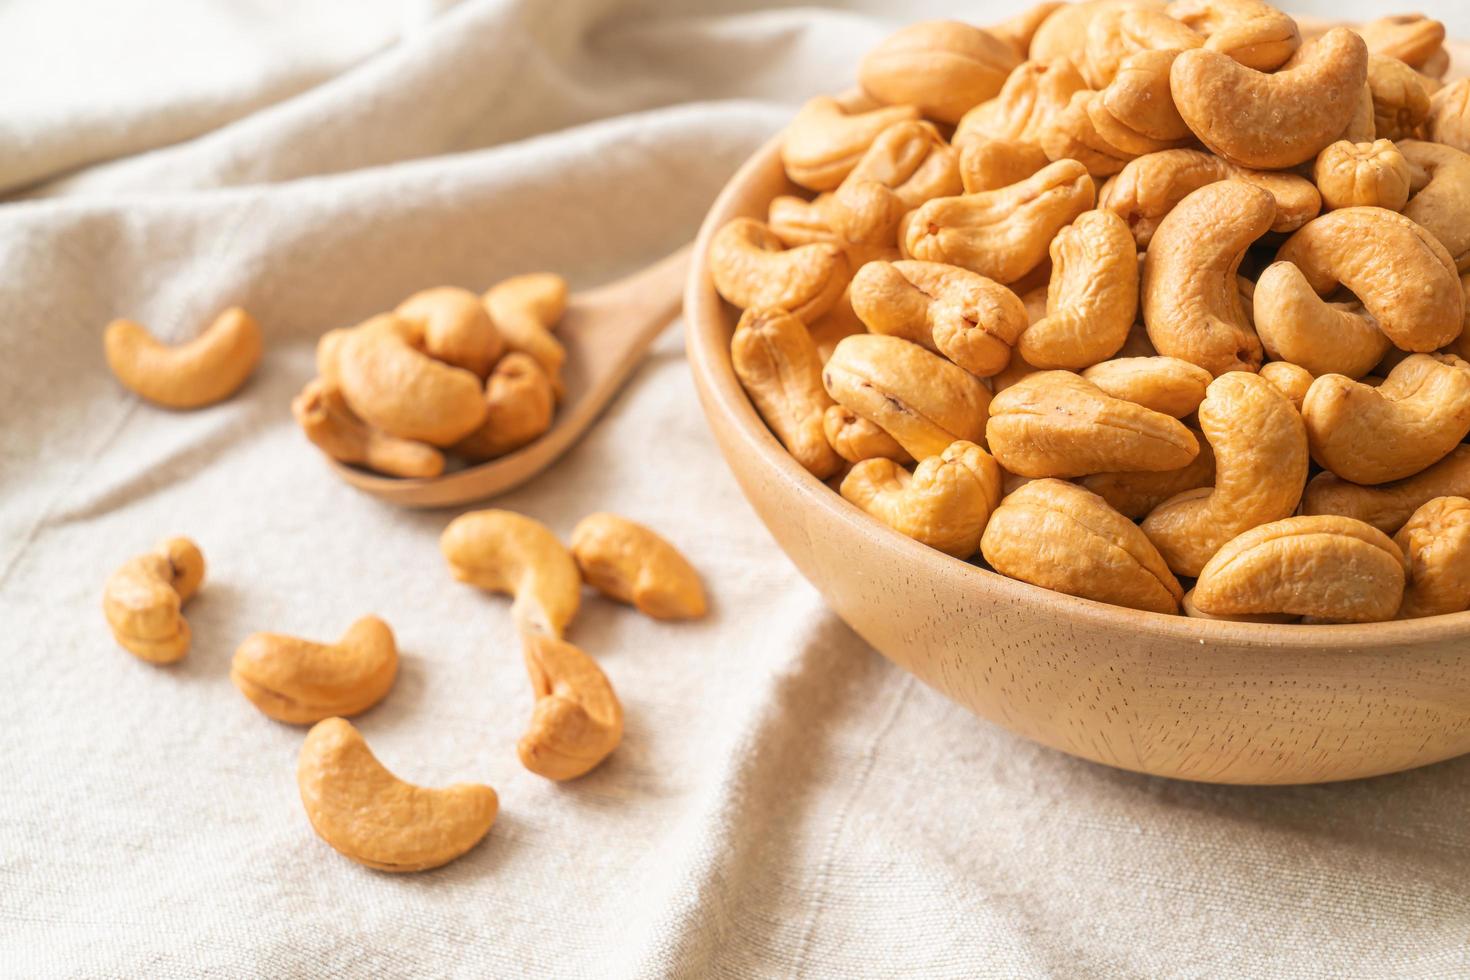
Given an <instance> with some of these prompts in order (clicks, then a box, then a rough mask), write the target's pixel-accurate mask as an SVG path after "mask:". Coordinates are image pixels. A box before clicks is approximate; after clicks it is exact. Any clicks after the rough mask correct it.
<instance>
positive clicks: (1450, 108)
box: [1425, 78, 1470, 153]
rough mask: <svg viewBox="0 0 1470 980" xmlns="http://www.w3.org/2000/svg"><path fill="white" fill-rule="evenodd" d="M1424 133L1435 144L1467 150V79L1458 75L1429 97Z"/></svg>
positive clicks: (1469, 117) (1469, 96) (1469, 132)
mask: <svg viewBox="0 0 1470 980" xmlns="http://www.w3.org/2000/svg"><path fill="white" fill-rule="evenodd" d="M1425 132H1426V133H1427V134H1428V136H1429V138H1430V140H1432V141H1433V142H1435V143H1445V144H1448V145H1449V146H1453V147H1454V148H1455V149H1457V150H1459V151H1461V152H1462V153H1463V152H1470V78H1457V79H1455V80H1454V81H1453V82H1450V83H1449V84H1448V85H1446V86H1445V87H1444V88H1442V89H1440V90H1439V91H1438V92H1435V93H1434V95H1432V96H1430V98H1429V118H1428V119H1427V120H1426V121H1425Z"/></svg>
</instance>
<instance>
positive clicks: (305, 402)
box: [291, 378, 444, 477]
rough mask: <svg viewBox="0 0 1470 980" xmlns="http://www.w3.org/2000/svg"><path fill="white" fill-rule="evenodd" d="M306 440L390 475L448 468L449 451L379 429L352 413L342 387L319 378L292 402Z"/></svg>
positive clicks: (436, 472) (340, 457)
mask: <svg viewBox="0 0 1470 980" xmlns="http://www.w3.org/2000/svg"><path fill="white" fill-rule="evenodd" d="M291 414H292V415H293V416H295V417H296V423H297V424H298V425H300V426H301V431H302V432H304V433H306V438H308V439H310V440H311V441H312V443H313V444H314V445H315V446H316V447H317V448H318V449H320V450H321V451H322V452H324V453H326V454H327V455H328V456H330V457H332V458H333V459H335V460H338V461H339V462H343V463H352V464H354V465H358V466H366V467H367V468H368V469H370V470H376V471H377V472H379V473H386V474H388V475H389V476H404V477H432V476H438V475H439V474H440V473H443V472H444V454H443V453H441V452H440V451H439V450H437V449H435V448H434V447H433V446H430V445H429V444H427V443H423V442H414V441H413V440H412V439H399V438H398V437H397V436H390V435H388V434H387V433H386V432H379V431H378V430H377V429H374V428H373V427H371V426H369V425H368V424H367V423H366V422H364V421H363V420H362V419H360V418H358V417H357V416H356V415H354V414H353V413H352V409H351V408H349V407H348V405H347V401H346V399H344V398H343V397H342V391H341V389H340V388H338V387H337V386H336V385H334V384H331V383H329V382H327V381H324V380H322V379H321V378H316V379H315V380H313V381H311V382H310V383H309V384H307V386H306V387H305V388H304V389H302V391H301V394H299V395H297V396H296V397H295V398H294V399H292V401H291Z"/></svg>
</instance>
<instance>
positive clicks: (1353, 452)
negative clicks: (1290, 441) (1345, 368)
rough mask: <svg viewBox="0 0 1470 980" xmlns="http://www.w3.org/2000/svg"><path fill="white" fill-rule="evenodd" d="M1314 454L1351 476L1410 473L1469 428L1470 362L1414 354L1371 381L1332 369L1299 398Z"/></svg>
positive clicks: (1363, 479) (1360, 479) (1387, 477)
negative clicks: (1360, 380) (1378, 382)
mask: <svg viewBox="0 0 1470 980" xmlns="http://www.w3.org/2000/svg"><path fill="white" fill-rule="evenodd" d="M1302 418H1303V419H1304V420H1305V421H1306V425H1307V439H1308V442H1309V444H1310V446H1311V449H1312V458H1313V459H1315V460H1316V461H1317V462H1318V463H1319V464H1321V465H1322V466H1324V467H1326V468H1327V469H1329V470H1331V471H1332V472H1334V473H1336V474H1337V475H1338V476H1340V477H1342V478H1343V479H1345V480H1351V481H1352V482H1354V483H1367V484H1376V483H1389V482H1391V481H1393V480H1401V479H1403V478H1404V477H1407V476H1413V475H1414V474H1415V473H1419V472H1421V471H1423V470H1425V469H1427V468H1428V467H1430V466H1432V465H1433V464H1435V463H1437V462H1439V461H1440V460H1441V459H1443V458H1444V457H1445V456H1447V455H1449V452H1450V450H1452V449H1454V448H1455V446H1457V445H1459V444H1460V442H1461V440H1463V439H1464V438H1465V436H1466V435H1467V434H1470V364H1467V363H1466V362H1465V361H1462V360H1460V359H1459V358H1458V357H1455V356H1454V355H1453V354H1415V355H1413V356H1412V357H1409V358H1408V359H1406V360H1405V361H1403V362H1402V363H1400V364H1399V365H1398V366H1397V367H1395V368H1394V369H1393V370H1392V371H1390V372H1389V375H1388V378H1387V379H1386V380H1385V381H1384V382H1383V384H1381V385H1379V386H1378V387H1376V388H1373V387H1369V386H1368V385H1365V384H1360V383H1358V382H1355V381H1352V380H1351V379H1349V378H1344V377H1342V376H1341V375H1336V374H1329V375H1324V376H1323V377H1320V378H1318V379H1317V380H1316V381H1314V382H1312V387H1311V389H1310V390H1309V391H1308V392H1307V397H1306V399H1305V400H1304V401H1303V402H1302Z"/></svg>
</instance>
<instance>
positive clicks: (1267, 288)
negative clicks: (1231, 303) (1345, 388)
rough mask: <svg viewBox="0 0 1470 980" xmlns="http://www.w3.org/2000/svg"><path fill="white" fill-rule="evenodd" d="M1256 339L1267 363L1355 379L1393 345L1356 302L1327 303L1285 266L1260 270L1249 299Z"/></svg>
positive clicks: (1297, 270)
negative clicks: (1274, 359) (1251, 297)
mask: <svg viewBox="0 0 1470 980" xmlns="http://www.w3.org/2000/svg"><path fill="white" fill-rule="evenodd" d="M1252 302H1253V306H1254V314H1255V315H1254V317H1253V319H1254V321H1255V325H1256V335H1257V336H1258V337H1260V338H1261V346H1263V347H1264V348H1265V349H1266V353H1267V354H1269V355H1270V356H1271V357H1274V358H1279V360H1278V361H1273V362H1272V363H1288V362H1289V363H1291V364H1295V365H1298V366H1300V367H1301V368H1303V369H1305V370H1306V371H1308V372H1309V373H1311V374H1313V375H1326V374H1341V375H1344V376H1346V377H1349V378H1361V377H1362V376H1363V375H1365V374H1367V373H1368V372H1369V371H1371V370H1373V368H1374V366H1375V365H1376V364H1377V363H1378V362H1379V361H1381V360H1382V359H1383V355H1384V354H1386V353H1388V351H1389V349H1390V348H1391V347H1392V346H1393V345H1392V344H1391V343H1390V342H1389V339H1388V337H1387V336H1385V335H1384V333H1383V331H1382V330H1381V329H1379V326H1378V321H1377V320H1376V319H1374V318H1373V316H1372V315H1371V314H1369V313H1367V312H1366V311H1365V310H1364V309H1363V305H1362V304H1361V303H1356V302H1335V303H1330V302H1328V301H1326V300H1324V299H1323V298H1322V297H1320V296H1318V295H1317V291H1316V290H1315V289H1313V288H1312V284H1311V283H1310V282H1309V281H1308V280H1307V277H1306V276H1305V275H1304V274H1303V273H1302V270H1301V269H1300V268H1298V267H1297V266H1295V265H1293V264H1292V263H1290V262H1276V263H1273V264H1272V265H1270V266H1267V267H1266V270H1265V271H1264V272H1262V273H1261V278H1260V280H1259V281H1258V282H1257V283H1256V290H1255V295H1254V298H1253V301H1252Z"/></svg>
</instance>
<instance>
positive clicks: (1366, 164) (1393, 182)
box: [1312, 139, 1409, 211]
mask: <svg viewBox="0 0 1470 980" xmlns="http://www.w3.org/2000/svg"><path fill="white" fill-rule="evenodd" d="M1312 176H1313V178H1314V179H1315V180H1316V181H1317V189H1318V190H1319V191H1321V192H1322V203H1323V205H1324V206H1325V207H1326V208H1327V210H1329V211H1336V210H1337V209H1338V208H1358V207H1377V208H1387V209H1388V210H1390V211H1401V210H1403V207H1404V205H1405V204H1407V203H1409V161H1408V160H1406V159H1404V155H1403V153H1402V152H1401V151H1400V150H1399V148H1398V147H1397V146H1395V145H1394V144H1393V141H1392V140H1386V139H1380V140H1374V141H1373V142H1372V143H1349V142H1348V141H1347V140H1338V141H1337V142H1336V143H1333V144H1332V145H1331V146H1329V147H1328V148H1327V149H1325V150H1323V151H1322V152H1321V153H1319V154H1318V155H1317V162H1316V164H1315V165H1314V166H1313V168H1312Z"/></svg>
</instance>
